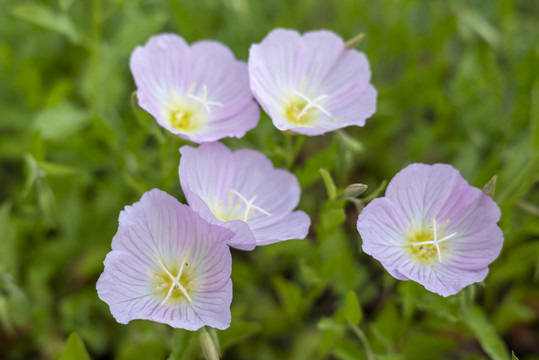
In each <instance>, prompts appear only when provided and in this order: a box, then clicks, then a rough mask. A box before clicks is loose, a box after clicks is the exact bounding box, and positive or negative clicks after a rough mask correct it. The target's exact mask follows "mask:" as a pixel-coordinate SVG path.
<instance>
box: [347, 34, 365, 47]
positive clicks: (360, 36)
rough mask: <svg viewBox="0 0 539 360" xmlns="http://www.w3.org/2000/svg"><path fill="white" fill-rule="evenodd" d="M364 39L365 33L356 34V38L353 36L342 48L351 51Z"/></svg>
mask: <svg viewBox="0 0 539 360" xmlns="http://www.w3.org/2000/svg"><path fill="white" fill-rule="evenodd" d="M364 37H365V33H361V34H358V35H356V36H354V37H353V38H351V39H350V40H348V41H347V42H346V43H345V44H344V47H345V48H347V49H353V48H355V47H356V46H357V44H359V42H360V41H361V40H362V39H363V38H364Z"/></svg>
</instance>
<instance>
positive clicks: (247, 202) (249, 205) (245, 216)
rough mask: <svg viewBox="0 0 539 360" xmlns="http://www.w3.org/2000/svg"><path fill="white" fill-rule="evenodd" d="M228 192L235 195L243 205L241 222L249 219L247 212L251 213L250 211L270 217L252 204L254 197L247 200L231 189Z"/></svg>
mask: <svg viewBox="0 0 539 360" xmlns="http://www.w3.org/2000/svg"><path fill="white" fill-rule="evenodd" d="M230 192H231V193H233V194H234V195H236V196H237V197H239V198H240V199H241V200H242V201H243V202H244V203H245V213H244V214H243V219H242V220H243V221H247V219H248V217H249V212H250V211H251V209H254V210H258V211H260V212H261V213H262V214H265V215H268V216H271V214H270V213H269V212H267V211H266V210H264V209H262V208H260V207H258V206H256V205H254V204H253V202H254V201H255V200H256V195H255V196H253V197H252V198H251V200H247V199H246V198H245V196H243V195H242V194H240V193H239V192H237V191H236V190H233V189H231V190H230Z"/></svg>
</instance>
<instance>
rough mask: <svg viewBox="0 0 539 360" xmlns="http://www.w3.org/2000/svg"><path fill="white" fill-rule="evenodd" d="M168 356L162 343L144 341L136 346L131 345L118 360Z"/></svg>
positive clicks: (140, 359)
mask: <svg viewBox="0 0 539 360" xmlns="http://www.w3.org/2000/svg"><path fill="white" fill-rule="evenodd" d="M165 356H166V352H165V348H164V346H163V344H162V343H158V342H144V343H142V344H137V345H135V346H130V347H129V348H127V349H126V350H125V351H123V352H121V353H120V354H119V355H118V356H117V357H116V360H146V359H164V358H165Z"/></svg>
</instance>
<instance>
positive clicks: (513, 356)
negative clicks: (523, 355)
mask: <svg viewBox="0 0 539 360" xmlns="http://www.w3.org/2000/svg"><path fill="white" fill-rule="evenodd" d="M511 360H518V358H517V356H516V355H515V352H514V351H511Z"/></svg>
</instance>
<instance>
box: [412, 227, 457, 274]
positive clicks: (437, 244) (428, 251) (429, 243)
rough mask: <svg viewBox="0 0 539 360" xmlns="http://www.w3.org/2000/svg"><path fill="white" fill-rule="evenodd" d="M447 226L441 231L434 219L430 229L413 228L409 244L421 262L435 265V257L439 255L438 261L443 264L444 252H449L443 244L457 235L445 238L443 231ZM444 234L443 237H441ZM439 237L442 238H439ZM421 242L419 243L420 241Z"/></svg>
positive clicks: (453, 234)
mask: <svg viewBox="0 0 539 360" xmlns="http://www.w3.org/2000/svg"><path fill="white" fill-rule="evenodd" d="M446 225H447V223H446V224H444V225H443V226H442V227H441V228H440V229H438V227H437V225H436V219H435V218H434V217H432V225H431V228H430V229H426V230H423V229H421V230H419V231H418V230H416V229H415V228H414V227H412V232H411V234H410V236H409V241H410V242H409V244H410V245H411V252H412V254H413V255H414V256H415V257H416V259H417V260H418V261H420V262H424V263H428V264H429V265H433V264H434V262H433V259H432V258H433V257H434V256H435V255H437V257H438V261H439V262H440V263H441V262H442V250H448V248H447V247H445V246H444V245H441V244H442V243H444V242H446V241H448V240H450V239H453V238H454V237H455V236H456V235H457V233H456V232H455V233H452V234H449V235H446V236H443V229H444V228H445V226H446ZM440 234H442V236H440ZM439 236H440V237H441V238H439ZM418 240H419V241H418Z"/></svg>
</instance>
